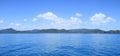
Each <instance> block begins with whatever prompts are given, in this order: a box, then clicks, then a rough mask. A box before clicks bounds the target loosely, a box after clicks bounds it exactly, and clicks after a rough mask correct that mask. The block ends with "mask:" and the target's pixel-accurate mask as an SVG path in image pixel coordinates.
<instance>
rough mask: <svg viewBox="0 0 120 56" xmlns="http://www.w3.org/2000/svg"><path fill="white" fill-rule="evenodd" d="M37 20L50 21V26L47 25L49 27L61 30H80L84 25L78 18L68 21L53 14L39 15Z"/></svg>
mask: <svg viewBox="0 0 120 56" xmlns="http://www.w3.org/2000/svg"><path fill="white" fill-rule="evenodd" d="M37 18H39V19H43V20H47V21H50V23H49V24H46V25H47V26H48V27H52V28H59V29H63V28H64V29H68V28H79V27H80V24H81V23H82V21H81V20H80V18H78V17H70V18H68V19H67V18H61V17H58V16H57V15H55V14H54V13H52V12H46V13H43V14H39V15H38V16H37Z"/></svg>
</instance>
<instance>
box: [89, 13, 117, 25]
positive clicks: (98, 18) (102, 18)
mask: <svg viewBox="0 0 120 56" xmlns="http://www.w3.org/2000/svg"><path fill="white" fill-rule="evenodd" d="M90 21H91V22H92V23H94V24H103V23H108V22H114V21H115V19H113V18H111V17H107V16H106V15H105V14H103V13H96V14H95V15H93V16H92V17H91V18H90Z"/></svg>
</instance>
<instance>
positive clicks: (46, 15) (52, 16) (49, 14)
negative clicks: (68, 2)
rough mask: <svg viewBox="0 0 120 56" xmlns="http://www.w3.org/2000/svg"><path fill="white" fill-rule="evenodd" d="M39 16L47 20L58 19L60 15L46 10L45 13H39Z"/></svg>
mask: <svg viewBox="0 0 120 56" xmlns="http://www.w3.org/2000/svg"><path fill="white" fill-rule="evenodd" d="M37 17H38V18H43V19H46V20H55V19H58V17H57V16H56V15H55V14H53V13H52V12H46V13H43V14H39V15H38V16H37Z"/></svg>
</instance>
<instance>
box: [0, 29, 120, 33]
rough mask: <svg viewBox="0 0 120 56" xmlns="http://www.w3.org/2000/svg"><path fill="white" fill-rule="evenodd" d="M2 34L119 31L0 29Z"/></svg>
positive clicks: (113, 31)
mask: <svg viewBox="0 0 120 56" xmlns="http://www.w3.org/2000/svg"><path fill="white" fill-rule="evenodd" d="M2 33H109V34H120V30H109V31H104V30H100V29H70V30H66V29H41V30H40V29H34V30H24V31H19V30H15V29H13V28H8V29H1V30H0V34H2Z"/></svg>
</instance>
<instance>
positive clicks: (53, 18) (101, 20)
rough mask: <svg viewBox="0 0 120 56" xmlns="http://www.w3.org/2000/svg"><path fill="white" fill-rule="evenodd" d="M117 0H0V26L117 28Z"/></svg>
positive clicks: (119, 15)
mask: <svg viewBox="0 0 120 56" xmlns="http://www.w3.org/2000/svg"><path fill="white" fill-rule="evenodd" d="M119 2H120V1H119V0H0V29H7V28H13V29H16V30H32V29H67V30H70V29H84V28H86V29H102V30H106V31H107V30H120V26H119V24H120V20H119V19H120V12H119V10H120V6H119V5H120V3H119Z"/></svg>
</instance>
